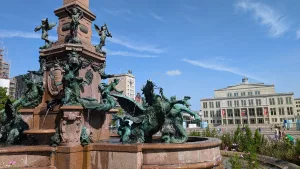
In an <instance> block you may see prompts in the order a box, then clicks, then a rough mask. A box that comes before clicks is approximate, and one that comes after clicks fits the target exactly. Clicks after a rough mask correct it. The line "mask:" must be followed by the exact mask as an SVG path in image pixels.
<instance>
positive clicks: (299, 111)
mask: <svg viewBox="0 0 300 169" xmlns="http://www.w3.org/2000/svg"><path fill="white" fill-rule="evenodd" d="M294 100H295V106H296V112H297V114H300V98H295V99H294Z"/></svg>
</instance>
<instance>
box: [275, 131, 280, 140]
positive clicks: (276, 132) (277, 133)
mask: <svg viewBox="0 0 300 169" xmlns="http://www.w3.org/2000/svg"><path fill="white" fill-rule="evenodd" d="M278 138H279V131H278V129H277V128H275V140H276V141H278Z"/></svg>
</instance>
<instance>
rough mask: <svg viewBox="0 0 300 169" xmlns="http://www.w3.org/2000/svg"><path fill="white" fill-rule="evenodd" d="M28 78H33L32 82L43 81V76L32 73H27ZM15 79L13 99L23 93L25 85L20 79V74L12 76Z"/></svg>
mask: <svg viewBox="0 0 300 169" xmlns="http://www.w3.org/2000/svg"><path fill="white" fill-rule="evenodd" d="M29 76H30V78H31V79H32V80H33V82H34V83H39V82H42V81H43V78H42V77H40V76H37V75H34V74H29ZM14 80H15V95H14V98H15V99H19V98H21V97H22V96H23V94H24V93H25V91H26V89H27V86H26V84H25V82H24V80H23V79H22V75H19V76H16V77H14Z"/></svg>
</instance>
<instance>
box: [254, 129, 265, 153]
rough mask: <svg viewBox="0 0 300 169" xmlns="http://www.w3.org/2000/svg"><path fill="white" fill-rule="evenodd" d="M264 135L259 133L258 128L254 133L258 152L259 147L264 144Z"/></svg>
mask: <svg viewBox="0 0 300 169" xmlns="http://www.w3.org/2000/svg"><path fill="white" fill-rule="evenodd" d="M262 141H263V140H262V135H261V134H260V133H259V131H258V129H256V130H255V133H254V139H253V142H254V147H255V149H256V152H259V147H260V146H262Z"/></svg>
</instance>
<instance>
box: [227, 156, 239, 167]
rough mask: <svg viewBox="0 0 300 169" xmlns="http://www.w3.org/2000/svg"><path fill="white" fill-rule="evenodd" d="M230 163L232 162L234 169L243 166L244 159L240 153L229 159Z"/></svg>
mask: <svg viewBox="0 0 300 169" xmlns="http://www.w3.org/2000/svg"><path fill="white" fill-rule="evenodd" d="M229 163H230V164H231V168H232V169H241V168H242V160H240V157H239V156H238V155H234V156H232V157H231V158H230V159H229Z"/></svg>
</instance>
